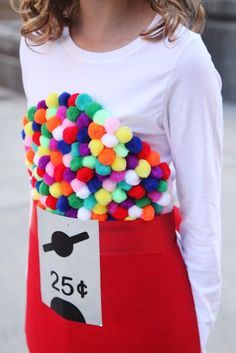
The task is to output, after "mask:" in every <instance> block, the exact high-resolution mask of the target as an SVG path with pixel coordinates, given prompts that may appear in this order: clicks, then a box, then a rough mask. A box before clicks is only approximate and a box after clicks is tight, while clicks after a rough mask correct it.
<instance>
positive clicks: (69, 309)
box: [51, 297, 86, 323]
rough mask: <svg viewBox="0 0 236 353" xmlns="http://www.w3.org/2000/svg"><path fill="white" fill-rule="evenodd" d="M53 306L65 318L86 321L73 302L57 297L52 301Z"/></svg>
mask: <svg viewBox="0 0 236 353" xmlns="http://www.w3.org/2000/svg"><path fill="white" fill-rule="evenodd" d="M51 308H52V309H53V310H54V311H55V312H56V313H57V314H59V315H61V316H62V317H64V319H67V320H71V321H76V322H82V323H86V321H85V319H84V317H83V315H82V313H81V311H80V310H79V309H78V308H77V307H76V306H75V305H74V304H72V303H70V302H68V301H66V300H64V299H61V298H58V297H55V298H53V299H52V301H51Z"/></svg>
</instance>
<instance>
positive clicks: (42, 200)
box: [39, 195, 47, 207]
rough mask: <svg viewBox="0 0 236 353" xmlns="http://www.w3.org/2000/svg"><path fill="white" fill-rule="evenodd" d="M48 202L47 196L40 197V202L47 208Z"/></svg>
mask: <svg viewBox="0 0 236 353" xmlns="http://www.w3.org/2000/svg"><path fill="white" fill-rule="evenodd" d="M46 200H47V196H45V195H40V197H39V201H40V202H41V204H42V205H44V206H45V207H47V205H46Z"/></svg>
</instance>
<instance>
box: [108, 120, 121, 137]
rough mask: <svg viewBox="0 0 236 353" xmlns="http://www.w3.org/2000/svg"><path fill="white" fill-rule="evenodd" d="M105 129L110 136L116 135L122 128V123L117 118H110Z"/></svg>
mask: <svg viewBox="0 0 236 353" xmlns="http://www.w3.org/2000/svg"><path fill="white" fill-rule="evenodd" d="M104 127H105V130H106V132H107V133H108V134H114V133H115V132H116V130H117V129H118V128H119V127H120V121H119V119H117V118H115V117H110V118H108V119H106V121H105V123H104Z"/></svg>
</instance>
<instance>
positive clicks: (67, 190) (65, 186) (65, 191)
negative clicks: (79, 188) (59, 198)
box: [61, 180, 74, 196]
mask: <svg viewBox="0 0 236 353" xmlns="http://www.w3.org/2000/svg"><path fill="white" fill-rule="evenodd" d="M61 192H62V195H64V196H69V195H71V194H72V193H73V192H74V191H73V189H72V187H71V186H70V184H69V183H67V181H65V180H63V181H62V182H61Z"/></svg>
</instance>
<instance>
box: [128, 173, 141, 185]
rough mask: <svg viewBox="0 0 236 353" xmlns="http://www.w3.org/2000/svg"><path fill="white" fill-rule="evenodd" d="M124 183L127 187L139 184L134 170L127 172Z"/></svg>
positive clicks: (138, 178)
mask: <svg viewBox="0 0 236 353" xmlns="http://www.w3.org/2000/svg"><path fill="white" fill-rule="evenodd" d="M125 181H126V183H127V184H129V185H138V184H139V183H140V177H139V176H138V174H137V173H136V172H135V171H134V170H127V172H126V174H125Z"/></svg>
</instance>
